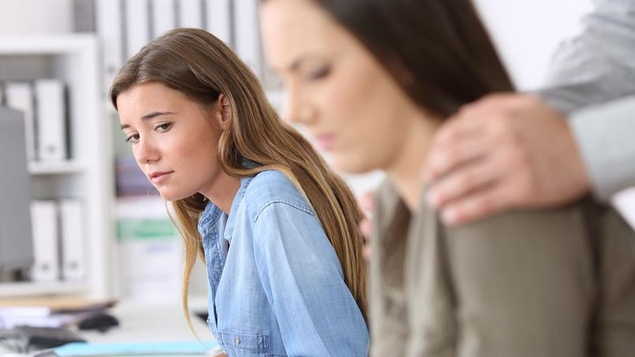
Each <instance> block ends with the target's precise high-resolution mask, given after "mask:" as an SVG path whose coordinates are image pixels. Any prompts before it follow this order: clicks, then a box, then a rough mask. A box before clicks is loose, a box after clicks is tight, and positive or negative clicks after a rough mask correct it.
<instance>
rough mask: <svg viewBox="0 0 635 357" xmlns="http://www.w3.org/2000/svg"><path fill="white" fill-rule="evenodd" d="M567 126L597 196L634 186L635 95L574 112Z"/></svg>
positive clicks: (607, 194) (611, 193) (606, 199)
mask: <svg viewBox="0 0 635 357" xmlns="http://www.w3.org/2000/svg"><path fill="white" fill-rule="evenodd" d="M569 126H570V128H571V129H572V131H573V134H574V136H575V139H576V142H577V144H578V148H579V150H580V154H581V155H582V158H583V161H584V163H585V166H586V169H587V172H588V174H589V178H590V180H591V186H592V188H593V193H594V195H595V196H596V197H597V198H599V199H601V200H603V201H608V199H609V198H610V197H611V196H612V195H613V194H615V193H617V192H618V191H620V190H623V189H625V188H628V187H632V186H635V96H632V97H628V98H625V99H622V100H617V101H613V102H610V103H607V104H605V105H599V106H594V107H590V108H587V109H584V110H582V111H579V112H576V113H574V114H572V115H571V117H570V120H569Z"/></svg>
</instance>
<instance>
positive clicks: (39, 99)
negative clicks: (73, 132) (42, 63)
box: [34, 79, 68, 161]
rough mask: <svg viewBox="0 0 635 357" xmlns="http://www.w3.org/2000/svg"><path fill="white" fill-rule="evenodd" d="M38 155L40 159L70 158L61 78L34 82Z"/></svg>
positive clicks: (56, 159)
mask: <svg viewBox="0 0 635 357" xmlns="http://www.w3.org/2000/svg"><path fill="white" fill-rule="evenodd" d="M34 91H35V103H36V105H35V113H36V115H35V122H36V123H37V125H36V127H37V128H38V130H37V135H36V142H37V145H36V147H37V157H38V159H39V160H40V161H63V160H66V159H67V158H68V149H67V141H66V129H67V122H66V97H65V88H64V83H63V82H62V81H61V80H59V79H38V80H36V81H35V82H34Z"/></svg>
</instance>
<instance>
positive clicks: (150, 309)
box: [0, 301, 214, 357]
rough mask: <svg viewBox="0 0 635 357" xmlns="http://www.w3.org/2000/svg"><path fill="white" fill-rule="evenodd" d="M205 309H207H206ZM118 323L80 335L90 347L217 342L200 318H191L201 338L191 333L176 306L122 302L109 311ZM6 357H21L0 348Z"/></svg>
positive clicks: (178, 305) (195, 303) (0, 351)
mask: <svg viewBox="0 0 635 357" xmlns="http://www.w3.org/2000/svg"><path fill="white" fill-rule="evenodd" d="M201 305H202V302H201V301H198V302H192V303H191V307H199V308H200V306H201ZM203 306H204V305H203ZM109 313H110V314H112V315H113V316H115V317H116V318H117V319H118V320H119V326H117V327H113V328H111V329H110V330H108V331H106V332H103V333H102V332H98V331H79V334H80V335H81V336H82V337H84V338H85V339H86V340H87V341H88V342H89V343H91V342H92V343H130V342H191V341H198V339H200V340H201V341H210V340H214V336H213V335H212V333H211V331H210V329H209V327H208V326H207V324H206V323H205V322H203V320H201V319H200V318H199V317H198V316H196V315H194V314H192V316H191V318H192V326H193V327H194V331H195V332H196V334H197V335H198V339H197V336H196V335H194V333H193V332H192V331H191V330H190V328H189V326H188V325H187V320H186V319H185V316H184V315H183V309H182V308H181V304H180V302H178V301H175V302H165V303H159V302H143V301H120V302H118V303H117V305H116V306H115V307H114V308H112V309H111V310H110V311H109ZM0 355H1V356H3V357H9V356H11V357H18V356H20V357H22V356H23V355H20V354H11V353H8V351H5V350H3V349H2V348H0Z"/></svg>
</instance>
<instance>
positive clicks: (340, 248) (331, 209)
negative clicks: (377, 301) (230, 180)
mask: <svg viewBox="0 0 635 357" xmlns="http://www.w3.org/2000/svg"><path fill="white" fill-rule="evenodd" d="M148 82H159V83H162V84H163V85H165V86H167V87H169V88H172V89H175V90H178V91H181V92H182V93H184V94H185V95H187V96H188V97H189V98H190V99H192V100H194V101H196V102H198V103H199V104H201V105H209V104H213V103H215V102H216V101H217V100H218V98H219V95H220V94H221V93H222V94H224V95H225V97H226V98H227V99H228V100H229V103H230V106H231V110H232V113H231V119H230V120H231V125H230V127H229V128H228V129H227V130H225V131H224V132H223V133H222V134H221V137H220V141H219V143H218V148H219V157H218V160H219V161H220V164H221V167H222V168H223V170H224V171H225V172H226V173H227V174H229V175H231V176H234V177H247V176H253V175H255V174H257V173H259V172H262V171H264V170H278V171H280V172H282V173H283V174H284V175H286V176H287V177H288V178H289V179H290V180H291V181H292V182H293V183H294V184H295V185H296V187H297V188H298V189H299V190H300V192H302V194H303V195H304V196H305V197H306V198H307V199H308V201H309V202H310V204H311V205H312V207H313V210H314V211H315V214H316V215H317V217H318V218H319V220H320V223H321V224H322V227H323V228H324V231H325V232H326V235H327V236H328V239H329V241H330V242H331V244H332V245H333V248H334V249H335V252H336V253H337V257H338V259H339V261H340V264H341V266H342V270H343V273H344V279H345V282H346V285H347V286H348V289H349V290H350V292H351V294H352V295H353V297H354V298H355V300H356V301H357V304H358V306H359V307H360V309H361V310H362V313H364V315H365V311H366V287H365V285H366V277H365V275H366V265H365V262H364V260H363V258H362V254H361V249H362V237H361V235H360V233H359V231H358V229H357V226H358V223H359V222H360V221H361V219H362V218H363V213H362V211H361V210H360V208H359V206H358V204H357V201H356V199H355V197H354V195H353V194H352V192H351V190H350V189H349V187H348V185H347V184H346V183H345V182H344V181H343V180H342V179H341V178H340V177H339V176H338V175H337V174H336V173H334V172H333V171H332V170H331V169H330V168H329V167H328V165H327V164H326V162H325V161H324V160H323V158H322V157H321V156H320V155H319V154H318V153H317V152H316V151H315V150H314V149H313V147H312V146H311V144H310V143H309V142H308V141H307V140H306V139H305V138H304V137H303V136H302V135H301V134H300V133H298V132H297V131H296V130H295V129H294V128H293V127H291V126H290V125H288V124H287V123H286V122H284V121H282V120H281V119H280V117H279V116H278V114H277V113H276V111H275V110H274V109H273V108H272V106H271V105H270V104H269V101H268V100H267V98H266V96H265V93H264V90H263V89H262V86H261V85H260V82H259V81H258V79H257V78H256V76H255V75H254V73H253V72H252V71H251V70H250V69H249V67H247V65H245V64H244V63H243V62H242V61H241V60H240V59H239V58H238V56H236V55H235V54H234V53H233V52H232V50H231V49H230V48H229V47H227V46H226V45H225V44H224V43H223V42H222V41H221V40H219V39H218V38H216V37H215V36H214V35H212V34H210V33H208V32H206V31H204V30H201V29H189V28H179V29H175V30H172V31H169V32H167V33H166V34H164V35H163V36H161V37H159V38H157V39H155V40H153V41H152V42H150V43H149V44H148V45H146V46H145V47H143V48H142V49H141V51H140V52H139V53H137V54H136V55H135V56H134V57H132V58H130V59H129V60H128V61H127V62H126V63H125V64H124V66H123V67H122V68H121V70H120V71H119V73H118V74H117V76H116V78H115V79H114V81H113V84H112V85H111V87H110V100H111V102H112V104H113V105H114V107H115V109H117V97H118V96H119V94H121V93H123V92H125V91H127V90H128V89H130V88H131V87H133V86H135V85H137V84H141V83H148ZM245 160H249V161H252V162H254V163H256V167H250V168H246V167H243V162H244V161H245ZM206 204H207V202H206V201H205V198H204V197H203V195H201V194H199V193H196V194H194V195H192V196H190V197H187V198H184V199H182V200H178V201H175V202H172V205H173V207H174V214H175V216H176V218H175V223H176V225H177V227H178V228H179V230H180V232H181V235H182V237H183V240H184V242H185V263H184V271H183V286H182V305H183V310H184V312H185V314H186V317H187V319H188V322H190V320H189V313H188V294H187V292H188V287H189V285H190V277H191V274H192V268H193V267H194V264H195V262H196V258H197V256H198V257H200V258H201V259H202V260H203V261H204V260H205V256H204V252H203V245H202V241H201V236H200V234H199V232H198V228H197V225H198V220H199V217H200V215H201V213H202V211H203V210H204V208H205V206H206ZM190 326H191V322H190Z"/></svg>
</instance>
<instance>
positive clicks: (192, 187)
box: [117, 82, 225, 201]
mask: <svg viewBox="0 0 635 357" xmlns="http://www.w3.org/2000/svg"><path fill="white" fill-rule="evenodd" d="M218 102H220V101H218ZM218 102H217V103H216V104H215V105H210V106H209V108H207V109H206V108H203V106H202V105H200V104H198V103H196V102H194V101H192V100H190V99H189V98H188V97H186V96H185V95H184V94H183V93H181V92H179V91H177V90H173V89H170V88H168V87H166V86H165V85H163V84H160V83H157V82H150V83H145V84H137V85H135V86H133V87H132V88H130V89H128V90H127V91H125V92H123V93H121V94H120V95H119V96H118V97H117V108H118V111H119V120H120V122H121V129H122V130H123V132H124V134H125V135H126V138H127V141H128V142H129V143H130V144H131V146H132V153H133V154H134V157H135V159H136V161H137V164H138V165H139V167H140V168H141V170H142V171H143V173H144V174H145V175H146V176H147V177H148V179H149V180H150V182H152V184H153V185H154V187H156V188H157V190H158V191H159V193H160V194H161V196H162V197H163V198H164V199H166V200H168V201H176V200H179V199H183V198H186V197H189V196H191V195H193V194H195V193H197V192H201V193H202V192H207V191H209V190H210V189H211V188H212V187H214V184H215V182H217V180H218V178H219V175H221V173H222V171H221V168H220V166H219V163H218V159H217V154H218V140H219V137H220V133H221V130H222V125H225V124H222V121H221V119H220V118H221V116H220V108H219V106H220V105H219V103H218Z"/></svg>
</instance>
